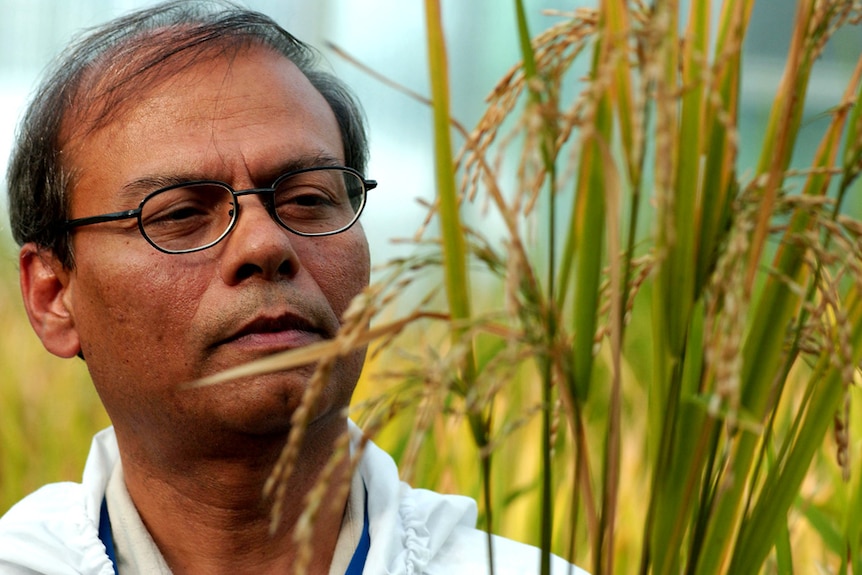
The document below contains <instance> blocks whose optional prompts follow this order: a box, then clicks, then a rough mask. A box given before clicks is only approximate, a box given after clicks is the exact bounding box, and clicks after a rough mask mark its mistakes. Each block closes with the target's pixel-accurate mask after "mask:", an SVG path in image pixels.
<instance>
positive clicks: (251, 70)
mask: <svg viewBox="0 0 862 575" xmlns="http://www.w3.org/2000/svg"><path fill="white" fill-rule="evenodd" d="M150 76H151V78H150V80H151V81H149V82H145V83H144V85H142V86H140V89H139V91H138V92H137V93H136V94H133V95H132V96H130V97H127V98H125V99H124V100H123V104H122V106H121V107H119V108H117V109H115V110H113V111H112V112H111V114H110V119H109V120H108V121H107V122H102V123H101V124H100V123H99V122H98V121H97V120H98V119H99V118H96V117H90V118H88V117H86V116H84V117H81V116H79V118H78V120H79V122H80V123H79V124H78V125H77V126H70V130H69V133H70V137H69V138H68V140H67V146H66V147H65V149H64V163H65V164H66V166H65V167H66V168H67V169H69V171H70V172H71V173H72V174H73V175H74V174H77V176H75V180H78V179H80V178H87V177H88V176H90V175H92V174H93V173H97V172H98V171H99V170H98V169H97V168H98V167H99V166H98V165H97V164H98V162H102V163H103V165H102V168H103V169H102V171H104V168H114V169H116V170H117V171H118V172H119V174H118V175H120V176H121V177H132V176H137V177H140V176H142V175H155V176H159V175H184V174H185V173H186V172H188V175H189V176H190V177H191V176H199V177H206V178H213V177H217V176H218V177H225V178H227V177H228V176H230V175H232V174H234V172H236V171H243V170H246V171H250V170H252V169H254V170H255V171H261V170H262V171H266V170H270V169H273V170H275V169H277V166H269V165H266V164H267V163H268V162H279V161H280V162H284V161H289V160H290V159H291V157H290V156H296V155H300V156H314V155H328V156H335V157H337V158H338V159H343V149H342V143H341V139H340V131H339V129H338V124H337V121H336V119H335V116H334V113H333V112H332V110H331V108H330V107H329V105H328V103H327V102H326V100H325V99H324V98H323V96H322V95H321V94H320V93H319V92H318V91H317V90H316V89H315V88H314V86H312V84H311V82H310V81H309V80H308V79H307V78H306V77H305V75H304V74H303V73H302V72H301V71H300V70H299V69H298V68H297V67H296V66H295V65H294V64H293V63H292V62H291V61H290V60H288V59H287V58H285V57H284V56H283V55H281V54H279V53H277V52H275V51H273V50H271V49H269V48H265V47H261V46H251V47H246V48H244V49H242V50H239V51H236V52H232V53H224V52H220V53H219V52H217V53H210V54H206V57H202V58H199V59H197V60H195V61H194V62H191V63H184V64H183V65H182V66H180V67H179V69H176V68H174V67H169V66H167V65H165V66H164V67H163V69H162V70H159V74H158V75H156V76H153V75H152V74H151V75H150ZM96 110H98V107H96ZM102 116H104V114H102ZM225 171H227V172H228V174H224V173H223V172H225ZM148 172H152V174H148ZM215 172H218V173H215ZM254 175H255V176H256V175H257V174H254ZM263 175H264V174H261V176H263ZM266 175H268V174H266ZM116 183H117V182H112V184H113V185H116ZM120 183H122V182H120ZM75 187H76V188H77V187H79V186H75Z"/></svg>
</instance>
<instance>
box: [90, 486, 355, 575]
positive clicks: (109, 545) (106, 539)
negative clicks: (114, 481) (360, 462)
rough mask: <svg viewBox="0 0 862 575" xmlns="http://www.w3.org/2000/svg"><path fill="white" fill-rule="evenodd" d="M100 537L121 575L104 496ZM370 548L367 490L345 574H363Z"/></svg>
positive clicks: (116, 572)
mask: <svg viewBox="0 0 862 575" xmlns="http://www.w3.org/2000/svg"><path fill="white" fill-rule="evenodd" d="M99 539H101V541H102V543H103V544H104V545H105V553H107V555H108V559H110V560H111V565H112V566H113V567H114V575H120V574H119V570H118V569H117V552H116V551H115V550H114V535H113V533H111V517H110V516H109V515H108V500H107V499H106V498H104V497H103V498H102V509H101V511H100V512H99ZM370 548H371V533H370V532H369V529H368V493H367V492H366V493H365V509H364V513H363V521H362V535H360V536H359V543H358V544H357V545H356V551H354V552H353V557H352V558H351V559H350V564H348V565H347V571H346V572H345V574H344V575H362V570H363V569H365V561H366V560H367V559H368V550H369V549H370Z"/></svg>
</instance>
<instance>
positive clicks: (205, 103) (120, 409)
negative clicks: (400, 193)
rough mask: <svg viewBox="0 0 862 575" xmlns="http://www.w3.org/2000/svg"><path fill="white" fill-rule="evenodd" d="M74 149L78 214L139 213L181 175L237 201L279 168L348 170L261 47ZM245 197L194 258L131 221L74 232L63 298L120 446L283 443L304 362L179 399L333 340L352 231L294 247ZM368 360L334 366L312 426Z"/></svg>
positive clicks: (340, 399)
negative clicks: (238, 439)
mask: <svg viewBox="0 0 862 575" xmlns="http://www.w3.org/2000/svg"><path fill="white" fill-rule="evenodd" d="M67 150H68V151H67V152H66V153H67V157H66V159H65V162H66V165H67V167H69V168H71V169H72V170H73V173H74V174H75V175H76V180H75V185H74V188H73V190H72V195H71V199H72V203H71V214H70V215H71V217H72V218H80V217H86V216H91V215H96V214H103V213H108V212H115V211H121V210H128V209H131V208H135V207H137V206H138V204H139V202H140V201H141V199H142V198H143V197H144V196H145V195H146V193H148V192H150V191H153V190H154V189H156V188H158V187H160V186H163V185H166V184H165V183H171V182H174V181H178V180H195V179H214V180H221V181H224V182H227V183H229V184H230V185H231V186H233V187H234V189H237V190H242V189H248V188H254V187H264V186H268V185H270V184H271V183H272V181H273V180H274V179H275V178H276V177H278V176H279V175H280V174H281V173H283V172H284V171H286V170H287V169H288V166H291V167H296V166H305V165H307V166H313V165H321V164H324V163H338V164H342V163H343V160H344V156H343V146H342V142H341V137H340V132H339V129H338V124H337V122H336V120H335V117H334V115H333V113H332V111H331V109H330V107H329V106H328V104H327V103H326V101H325V100H324V98H323V97H322V96H321V95H320V94H319V93H318V92H317V91H316V90H315V89H314V88H313V87H312V86H311V84H310V83H309V82H308V80H307V79H306V78H305V76H304V75H303V74H302V73H301V72H300V71H299V70H298V69H297V68H296V67H295V66H294V65H293V64H292V63H291V62H289V61H288V60H286V59H285V58H284V57H282V56H280V55H277V54H275V53H273V52H271V51H269V50H265V49H262V48H251V49H246V50H244V51H242V52H240V53H239V54H238V55H237V56H236V57H235V58H232V59H231V60H228V59H227V58H226V57H222V56H217V57H215V58H214V59H213V58H201V59H200V62H199V63H196V64H194V65H193V66H191V67H190V68H188V69H185V70H183V71H182V72H180V73H178V74H177V75H175V76H174V77H173V78H170V79H167V80H166V81H164V82H162V83H160V84H158V85H157V87H156V88H154V89H152V90H145V91H144V92H143V93H142V96H140V99H139V100H138V101H133V103H132V104H131V106H130V107H129V109H128V111H126V112H125V113H124V114H122V115H121V116H119V117H118V118H116V119H115V120H114V121H112V122H111V123H110V124H108V125H107V126H106V127H104V128H102V129H99V130H98V131H96V132H95V133H93V134H88V135H87V136H86V137H82V138H78V139H73V141H71V142H70V145H69V146H68V148H67ZM239 202H240V207H241V209H240V215H239V219H238V221H237V224H236V227H235V228H234V229H233V231H232V232H231V234H230V235H229V236H228V237H227V238H225V239H224V240H222V241H221V243H219V244H217V245H216V246H214V247H211V248H209V249H206V250H204V251H200V252H195V253H189V254H181V255H169V254H164V253H161V252H159V251H157V250H155V249H154V248H153V247H152V246H151V245H150V244H148V243H147V241H146V240H145V239H144V238H143V237H142V236H141V234H140V233H139V231H138V228H137V223H136V220H134V219H131V220H124V221H119V222H112V223H103V224H99V225H94V226H88V227H84V228H81V229H79V230H77V231H76V232H75V234H74V237H73V244H72V246H73V251H74V255H75V262H76V264H75V269H74V270H73V271H72V272H71V274H70V276H69V279H68V286H67V289H66V293H65V295H64V297H65V300H66V303H67V305H68V306H69V308H70V309H71V313H72V316H73V319H74V323H75V329H76V331H77V334H78V337H79V339H80V344H81V349H82V351H83V353H84V356H85V358H86V361H87V364H88V367H89V369H90V372H91V374H92V377H93V381H94V383H95V385H96V387H97V389H98V391H99V393H100V395H101V397H102V400H103V402H104V403H105V406H106V408H107V410H108V413H109V414H110V415H111V417H112V419H113V421H114V423H115V425H116V427H117V432H118V435H119V436H120V437H121V438H122V437H123V434H135V435H136V436H138V435H139V434H147V435H148V436H150V437H151V438H154V437H153V436H155V437H158V436H159V434H162V435H164V436H175V435H180V436H182V435H184V434H186V433H187V431H188V432H191V434H190V435H191V437H195V436H205V435H207V434H211V436H210V440H216V439H217V438H218V437H219V434H220V433H222V432H224V431H229V432H235V433H241V434H246V433H252V434H258V433H272V432H276V433H278V432H282V431H283V430H284V429H286V426H287V424H288V422H289V420H290V416H291V414H292V412H293V410H294V409H295V407H296V406H297V405H298V403H299V400H300V398H301V395H302V392H303V390H304V389H305V387H306V386H307V384H308V379H309V376H310V374H311V372H312V371H313V368H312V367H308V368H302V369H298V370H293V371H290V372H286V373H285V372H282V373H278V374H272V375H267V376H261V377H255V378H252V379H246V380H243V381H239V382H233V383H228V384H224V385H221V386H215V387H211V388H203V389H198V390H193V391H183V390H181V389H180V388H181V386H182V384H184V383H186V382H189V381H192V380H195V379H197V378H200V377H202V376H205V375H208V374H212V373H216V372H218V371H221V370H223V369H225V368H228V367H231V366H235V365H238V364H240V363H243V362H246V361H249V360H252V359H255V358H259V357H262V356H265V355H268V354H271V353H273V352H278V351H282V350H286V349H290V348H295V347H299V346H303V345H306V344H309V343H313V342H315V341H320V340H322V339H325V338H331V337H332V336H333V335H334V334H335V332H336V331H337V329H338V327H339V325H340V318H341V315H342V313H343V312H344V310H345V309H346V307H347V306H348V304H349V302H350V301H351V299H352V298H353V296H355V295H356V294H357V293H358V292H359V291H360V290H362V289H363V288H364V287H365V286H366V285H367V283H368V276H369V257H368V246H367V243H366V239H365V236H364V233H363V231H362V228H361V226H360V225H358V224H356V225H354V226H353V227H352V228H351V229H349V230H348V231H346V232H343V233H341V234H338V235H334V236H327V237H300V236H297V235H295V234H292V233H291V232H289V231H287V230H285V229H283V228H281V227H279V225H278V224H277V223H276V222H274V221H273V220H272V219H271V217H270V216H269V214H268V213H267V211H266V209H265V208H264V206H263V204H262V202H261V198H260V196H257V195H251V196H243V197H242V198H240V199H239ZM362 360H363V353H361V352H357V353H356V354H354V355H353V356H351V357H349V358H347V359H345V360H342V361H340V362H339V363H338V364H337V365H336V367H335V369H334V372H333V374H332V378H331V381H330V382H329V383H328V384H327V387H326V391H325V392H324V396H323V398H322V399H321V406H320V409H319V410H318V412H317V417H323V416H324V415H330V416H331V415H333V414H335V413H337V410H338V409H340V408H341V407H343V406H345V405H346V404H347V403H348V402H349V398H350V395H351V393H352V390H353V387H354V385H355V383H356V379H357V378H358V376H359V371H360V369H361V364H362ZM178 426H181V427H178ZM195 434H197V435H195ZM191 437H188V439H191Z"/></svg>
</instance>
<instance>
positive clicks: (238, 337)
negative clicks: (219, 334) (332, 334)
mask: <svg viewBox="0 0 862 575" xmlns="http://www.w3.org/2000/svg"><path fill="white" fill-rule="evenodd" d="M323 339H326V335H325V334H324V333H323V331H322V330H321V329H320V328H318V327H317V326H316V325H314V324H313V323H311V322H310V321H308V320H307V319H305V318H303V317H301V316H297V315H294V314H291V313H286V314H281V315H277V316H262V317H258V318H256V319H254V320H252V321H251V322H249V323H247V324H245V325H243V326H242V327H241V328H240V329H239V330H237V331H236V332H234V333H233V334H232V335H230V336H229V337H227V338H225V339H224V340H222V341H220V342H219V345H229V346H231V347H239V348H245V349H248V350H258V351H273V352H274V351H283V350H288V349H295V348H298V347H303V346H306V345H309V344H312V343H315V342H318V341H321V340H323Z"/></svg>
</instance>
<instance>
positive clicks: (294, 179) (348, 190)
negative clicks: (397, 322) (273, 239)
mask: <svg viewBox="0 0 862 575" xmlns="http://www.w3.org/2000/svg"><path fill="white" fill-rule="evenodd" d="M364 189H365V188H364V184H363V182H362V179H361V178H360V177H359V176H358V175H356V174H354V173H353V172H349V171H346V170H341V169H322V170H320V169H318V170H309V171H305V172H299V173H295V174H291V175H289V176H287V177H285V178H282V179H279V180H277V181H276V183H275V186H274V191H273V192H267V191H252V193H261V194H264V196H265V197H264V202H265V203H267V202H271V204H270V207H271V213H273V214H274V215H275V216H276V218H277V219H278V220H280V222H281V224H282V225H283V226H285V227H287V228H288V229H290V230H292V231H294V232H297V233H299V234H307V235H324V234H331V233H334V232H338V231H341V230H343V229H345V228H347V227H349V226H350V225H351V224H352V223H353V222H354V221H355V219H356V217H357V214H358V213H359V211H360V210H361V209H362V205H363V202H364ZM267 194H271V197H270V198H267V197H266V195H267ZM238 195H243V192H238ZM234 201H235V200H234V195H233V193H232V192H231V189H230V188H229V187H227V185H226V184H218V183H214V182H202V183H191V184H186V185H182V186H176V187H171V188H167V189H165V190H162V191H159V192H156V193H154V194H153V195H152V196H150V197H149V198H147V200H146V201H145V202H144V204H143V205H142V206H141V215H140V222H141V229H142V230H143V232H144V234H145V235H146V236H147V238H149V240H150V241H151V242H153V244H155V245H156V246H158V247H159V248H161V249H163V250H166V251H169V252H183V251H189V250H194V249H198V248H202V247H205V246H209V245H212V244H214V243H215V242H217V241H219V240H220V239H221V238H222V237H223V236H224V235H225V234H226V233H227V232H228V231H229V230H230V228H231V226H232V224H233V220H234V218H235V217H236V210H235V207H234Z"/></svg>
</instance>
